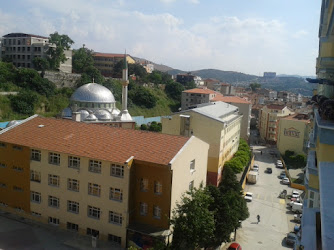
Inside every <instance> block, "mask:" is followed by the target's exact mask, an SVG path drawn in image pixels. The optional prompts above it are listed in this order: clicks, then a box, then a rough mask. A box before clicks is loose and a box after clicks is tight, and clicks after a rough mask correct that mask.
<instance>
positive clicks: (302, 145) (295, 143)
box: [277, 114, 311, 155]
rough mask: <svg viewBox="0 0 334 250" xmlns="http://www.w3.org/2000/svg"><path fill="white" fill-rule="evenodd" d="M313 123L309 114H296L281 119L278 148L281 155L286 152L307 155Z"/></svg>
mask: <svg viewBox="0 0 334 250" xmlns="http://www.w3.org/2000/svg"><path fill="white" fill-rule="evenodd" d="M310 132H311V121H310V118H309V115H308V114H296V115H291V116H287V117H284V118H281V119H280V120H279V126H278V132H277V148H278V150H279V151H280V153H281V154H283V155H284V154H285V151H286V150H290V151H294V152H295V153H296V154H303V155H306V154H307V146H308V140H309V135H310Z"/></svg>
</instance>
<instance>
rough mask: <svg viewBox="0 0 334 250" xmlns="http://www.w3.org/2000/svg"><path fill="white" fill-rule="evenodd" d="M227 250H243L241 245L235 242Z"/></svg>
mask: <svg viewBox="0 0 334 250" xmlns="http://www.w3.org/2000/svg"><path fill="white" fill-rule="evenodd" d="M227 250H242V248H241V246H240V244H239V243H236V242H233V243H232V244H231V245H230V246H229V247H228V248H227Z"/></svg>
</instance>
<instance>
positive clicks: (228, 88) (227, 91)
mask: <svg viewBox="0 0 334 250" xmlns="http://www.w3.org/2000/svg"><path fill="white" fill-rule="evenodd" d="M220 93H221V94H223V95H224V96H226V95H235V90H234V86H233V85H231V84H228V83H220Z"/></svg>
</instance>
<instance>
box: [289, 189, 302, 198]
mask: <svg viewBox="0 0 334 250" xmlns="http://www.w3.org/2000/svg"><path fill="white" fill-rule="evenodd" d="M299 196H300V193H299V192H298V191H296V190H293V191H292V194H291V198H299Z"/></svg>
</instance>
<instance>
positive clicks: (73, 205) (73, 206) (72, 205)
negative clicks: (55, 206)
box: [67, 201, 79, 214]
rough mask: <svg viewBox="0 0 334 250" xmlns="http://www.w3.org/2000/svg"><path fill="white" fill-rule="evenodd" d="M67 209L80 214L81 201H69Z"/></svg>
mask: <svg viewBox="0 0 334 250" xmlns="http://www.w3.org/2000/svg"><path fill="white" fill-rule="evenodd" d="M67 211H68V212H72V213H75V214H78V213H79V203H78V202H75V201H67Z"/></svg>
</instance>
